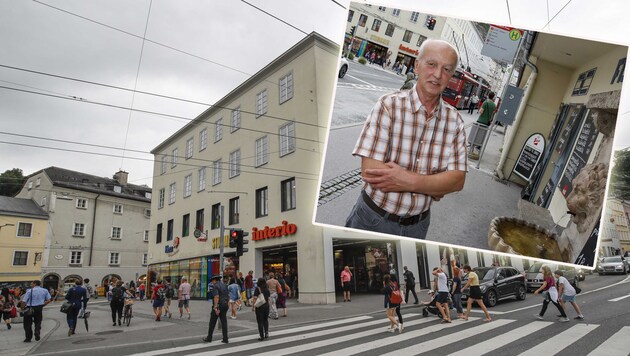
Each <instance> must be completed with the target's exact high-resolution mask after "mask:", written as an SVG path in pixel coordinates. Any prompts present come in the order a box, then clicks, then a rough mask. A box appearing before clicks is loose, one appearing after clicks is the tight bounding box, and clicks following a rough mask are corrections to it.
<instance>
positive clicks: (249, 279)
mask: <svg viewBox="0 0 630 356" xmlns="http://www.w3.org/2000/svg"><path fill="white" fill-rule="evenodd" d="M243 285H244V286H245V297H246V298H247V300H246V301H245V305H247V306H251V303H250V301H251V299H252V298H253V297H254V271H249V272H247V276H245V282H244V283H243Z"/></svg>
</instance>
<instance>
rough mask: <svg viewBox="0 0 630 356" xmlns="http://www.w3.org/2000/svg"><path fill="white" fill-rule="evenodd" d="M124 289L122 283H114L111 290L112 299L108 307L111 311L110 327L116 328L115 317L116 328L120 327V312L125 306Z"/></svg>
mask: <svg viewBox="0 0 630 356" xmlns="http://www.w3.org/2000/svg"><path fill="white" fill-rule="evenodd" d="M125 291H126V289H125V287H124V286H123V282H122V281H118V282H116V286H115V287H114V288H112V298H111V301H110V302H109V307H110V308H111V310H112V326H116V316H118V326H120V325H122V312H123V308H124V306H125Z"/></svg>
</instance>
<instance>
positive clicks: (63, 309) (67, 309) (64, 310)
mask: <svg viewBox="0 0 630 356" xmlns="http://www.w3.org/2000/svg"><path fill="white" fill-rule="evenodd" d="M73 306H74V304H72V303H71V302H69V301H67V300H66V301H65V302H63V303H62V304H61V309H60V311H61V312H62V313H66V314H68V313H69V312H70V311H71V310H72V307H73Z"/></svg>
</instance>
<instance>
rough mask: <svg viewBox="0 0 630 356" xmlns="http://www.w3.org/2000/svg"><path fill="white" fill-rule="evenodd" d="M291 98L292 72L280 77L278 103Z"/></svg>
mask: <svg viewBox="0 0 630 356" xmlns="http://www.w3.org/2000/svg"><path fill="white" fill-rule="evenodd" d="M291 98H293V73H289V74H287V75H285V76H284V77H282V78H280V104H282V103H284V102H285V101H288V100H289V99H291Z"/></svg>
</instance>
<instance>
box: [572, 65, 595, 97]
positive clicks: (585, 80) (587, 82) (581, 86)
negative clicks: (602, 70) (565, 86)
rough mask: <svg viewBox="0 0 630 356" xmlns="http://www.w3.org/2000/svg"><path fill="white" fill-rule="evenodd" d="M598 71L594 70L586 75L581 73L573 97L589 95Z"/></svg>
mask: <svg viewBox="0 0 630 356" xmlns="http://www.w3.org/2000/svg"><path fill="white" fill-rule="evenodd" d="M596 70H597V68H593V69H591V70H588V71H586V72H584V73H580V75H579V76H578V79H577V82H575V87H573V93H572V94H571V96H580V95H586V94H587V93H588V89H589V88H590V87H591V83H592V82H593V77H595V71H596Z"/></svg>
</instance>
